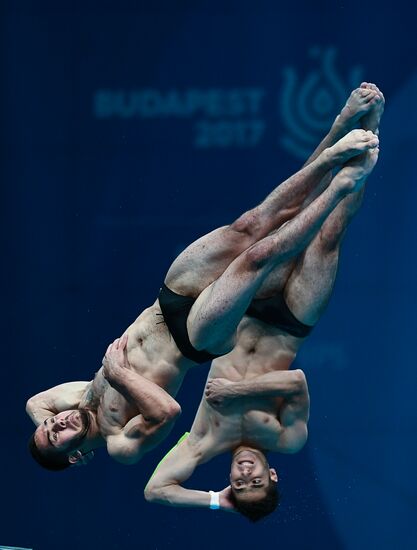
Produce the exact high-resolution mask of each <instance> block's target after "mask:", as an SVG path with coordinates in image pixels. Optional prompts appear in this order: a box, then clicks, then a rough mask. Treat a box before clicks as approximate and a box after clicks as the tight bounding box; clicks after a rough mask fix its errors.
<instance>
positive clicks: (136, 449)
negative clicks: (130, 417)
mask: <svg viewBox="0 0 417 550" xmlns="http://www.w3.org/2000/svg"><path fill="white" fill-rule="evenodd" d="M106 444H107V452H108V453H109V456H111V457H112V458H113V459H114V460H116V461H117V462H120V463H121V464H126V465H129V464H136V463H137V462H138V461H139V460H140V459H141V458H142V455H143V448H142V445H141V444H140V441H139V440H135V439H132V438H128V437H126V436H125V435H124V433H122V432H121V433H119V434H116V435H114V434H113V435H109V436H108V437H107V438H106Z"/></svg>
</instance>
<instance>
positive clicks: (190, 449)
mask: <svg viewBox="0 0 417 550" xmlns="http://www.w3.org/2000/svg"><path fill="white" fill-rule="evenodd" d="M198 457H199V452H198V450H197V449H196V448H195V447H194V446H193V445H192V444H191V443H190V441H189V440H188V439H185V440H184V441H182V442H181V443H179V444H177V445H176V446H175V447H174V448H173V449H172V450H171V451H170V452H169V453H168V454H167V455H166V456H165V457H164V458H163V459H162V461H161V462H160V463H159V465H158V466H157V469H156V470H155V472H154V474H153V475H152V477H151V479H150V480H149V482H148V484H147V485H146V487H145V491H144V494H145V499H146V500H147V501H148V502H154V503H157V504H165V505H166V506H177V507H192V508H210V502H211V494H210V492H209V491H198V490H195V489H186V488H185V487H182V483H184V482H185V481H186V480H187V479H188V478H189V477H191V475H192V474H193V472H194V470H195V468H196V467H197V466H198V464H199V459H198ZM228 494H229V488H226V489H224V490H223V491H221V492H220V494H219V504H220V509H223V510H227V509H231V508H232V506H231V504H230V503H229V501H228Z"/></svg>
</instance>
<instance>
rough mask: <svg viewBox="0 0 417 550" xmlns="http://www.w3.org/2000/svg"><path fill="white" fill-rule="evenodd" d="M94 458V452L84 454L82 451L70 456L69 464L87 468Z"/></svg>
mask: <svg viewBox="0 0 417 550" xmlns="http://www.w3.org/2000/svg"><path fill="white" fill-rule="evenodd" d="M93 457H94V451H90V452H88V453H85V454H83V453H82V452H81V451H80V450H78V451H75V452H73V453H72V454H70V455H69V456H68V462H69V463H70V464H71V465H72V466H85V465H86V464H88V463H89V462H90V460H92V459H93Z"/></svg>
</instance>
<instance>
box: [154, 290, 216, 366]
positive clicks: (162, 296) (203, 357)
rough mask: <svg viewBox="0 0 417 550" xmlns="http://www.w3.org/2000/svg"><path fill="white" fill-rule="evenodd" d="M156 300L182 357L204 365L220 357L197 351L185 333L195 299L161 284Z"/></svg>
mask: <svg viewBox="0 0 417 550" xmlns="http://www.w3.org/2000/svg"><path fill="white" fill-rule="evenodd" d="M158 299H159V305H160V306H161V311H162V315H163V316H164V321H165V323H166V325H167V327H168V329H169V332H170V333H171V334H172V337H173V338H174V342H175V343H176V344H177V346H178V349H179V350H180V352H181V353H182V354H183V355H184V357H187V358H188V359H191V360H192V361H195V362H196V363H205V362H206V361H211V360H212V359H215V358H216V357H220V355H214V354H212V353H209V352H208V351H204V350H201V351H198V350H196V349H195V348H194V347H193V346H192V344H191V342H190V339H189V337H188V331H187V318H188V314H189V313H190V310H191V308H192V307H193V304H194V302H195V298H190V297H189V296H182V295H181V294H176V293H175V292H173V291H172V290H171V289H169V288H168V287H167V286H166V285H165V284H163V285H162V287H161V290H160V292H159V296H158Z"/></svg>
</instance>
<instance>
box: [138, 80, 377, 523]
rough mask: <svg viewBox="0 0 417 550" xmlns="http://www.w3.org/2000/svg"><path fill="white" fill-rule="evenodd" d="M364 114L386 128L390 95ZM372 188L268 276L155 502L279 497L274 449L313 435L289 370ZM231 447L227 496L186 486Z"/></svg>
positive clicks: (226, 504) (164, 473)
mask: <svg viewBox="0 0 417 550" xmlns="http://www.w3.org/2000/svg"><path fill="white" fill-rule="evenodd" d="M362 87H363V88H364V89H373V90H375V91H377V93H378V97H379V99H378V100H377V101H376V103H374V106H373V108H372V109H371V111H369V112H367V114H366V115H365V116H363V117H362V118H361V120H360V124H361V125H362V126H363V128H365V129H367V130H371V131H373V132H374V133H375V134H378V133H379V130H378V126H379V121H380V118H381V115H382V112H383V108H384V98H383V95H382V93H381V92H380V91H379V90H378V89H377V88H376V87H375V86H374V85H371V84H367V83H364V84H362ZM376 154H377V152H376V150H375V149H371V150H368V151H367V152H366V153H364V154H362V155H360V156H357V157H355V158H354V159H352V160H350V161H348V162H347V163H346V165H345V166H344V167H342V169H341V170H340V172H339V174H338V175H337V176H336V177H335V178H334V180H333V183H335V181H336V179H340V178H347V179H348V180H351V179H352V180H355V181H358V180H359V179H360V180H362V181H364V179H365V178H366V177H367V176H368V175H369V173H370V172H371V171H372V169H373V167H374V165H375V161H376ZM363 192H364V187H361V188H360V189H358V190H357V191H356V192H354V193H352V194H350V195H348V196H347V197H346V198H345V199H343V200H342V201H341V202H340V203H339V204H338V206H337V207H336V208H335V209H334V210H333V212H332V213H331V214H330V215H329V216H328V217H327V219H326V220H325V221H324V223H323V225H322V227H321V228H320V230H319V231H318V233H317V234H316V236H315V237H314V238H313V239H312V241H311V242H310V244H309V245H308V246H307V247H306V249H305V250H304V251H302V252H301V253H300V254H299V255H298V256H297V257H295V258H291V259H289V260H288V261H285V262H282V263H280V264H279V265H277V266H276V267H275V268H274V269H273V270H272V271H271V272H270V273H269V275H268V277H267V278H266V279H265V280H264V281H263V283H262V286H261V287H260V289H259V290H258V292H257V294H256V299H254V300H252V302H251V304H250V306H249V309H248V310H247V312H246V314H245V315H244V317H243V319H242V321H241V322H240V323H239V326H238V330H237V337H236V344H235V346H234V348H233V350H232V351H231V352H230V353H228V354H227V355H224V356H222V357H219V358H217V359H215V360H214V361H213V362H212V366H211V369H210V372H209V374H208V381H207V384H206V388H205V391H204V395H203V398H202V400H201V403H200V406H199V409H198V411H197V414H196V417H195V420H194V423H193V425H192V427H191V430H190V433H189V435H187V436H186V437H183V438H182V439H181V440H180V442H179V443H178V444H177V445H176V446H175V447H174V448H173V449H172V450H171V451H170V452H169V453H168V455H167V456H166V457H165V458H164V459H163V460H162V461H161V463H160V464H159V466H158V467H157V469H156V471H155V473H154V475H153V476H152V477H151V479H150V481H149V483H148V485H147V486H146V489H145V498H146V499H147V500H148V501H150V502H156V503H160V504H167V505H172V506H193V507H206V508H209V507H210V508H221V509H224V510H235V511H239V512H240V513H241V514H243V515H245V516H246V517H248V518H249V519H250V520H252V521H257V520H259V519H261V518H262V517H264V516H265V515H267V514H269V513H271V512H272V511H273V510H274V509H275V508H276V506H277V504H278V502H279V492H278V489H277V485H278V474H277V472H276V470H275V469H273V468H270V466H269V464H268V459H267V456H266V454H267V452H269V451H270V452H280V453H295V452H297V451H299V450H300V449H301V448H302V447H303V445H304V444H305V442H306V439H307V422H308V418H309V393H308V387H307V381H306V378H305V375H304V373H303V372H302V371H301V370H299V369H296V370H289V368H290V366H291V364H292V363H293V361H294V358H295V356H296V353H297V351H298V349H299V348H300V346H301V344H302V343H303V341H304V339H305V337H306V336H307V335H308V334H309V332H310V331H311V329H312V327H313V326H314V325H315V324H316V323H317V321H318V320H319V318H320V316H321V315H322V313H323V311H324V309H325V307H326V305H327V303H328V300H329V298H330V294H331V292H332V288H333V285H334V281H335V277H336V272H337V266H338V259H339V252H340V246H341V242H342V239H343V236H344V234H345V231H346V228H347V226H348V224H349V222H350V221H351V219H352V218H353V216H354V215H355V213H356V212H357V210H358V209H359V206H360V204H361V202H362V197H363ZM224 452H230V453H231V468H230V485H228V486H227V487H226V488H225V489H223V490H222V491H220V492H213V491H209V492H207V491H199V490H191V489H187V488H184V487H183V483H184V482H185V481H186V480H187V479H188V478H189V477H190V476H191V475H192V473H193V472H194V470H195V469H196V467H197V466H199V465H200V464H203V463H205V462H208V461H209V460H211V459H212V458H213V457H215V456H217V455H219V454H221V453H224Z"/></svg>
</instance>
